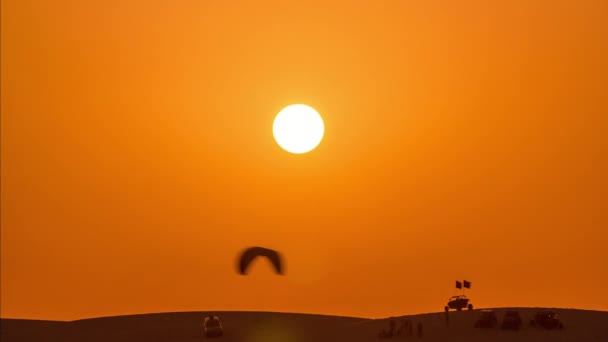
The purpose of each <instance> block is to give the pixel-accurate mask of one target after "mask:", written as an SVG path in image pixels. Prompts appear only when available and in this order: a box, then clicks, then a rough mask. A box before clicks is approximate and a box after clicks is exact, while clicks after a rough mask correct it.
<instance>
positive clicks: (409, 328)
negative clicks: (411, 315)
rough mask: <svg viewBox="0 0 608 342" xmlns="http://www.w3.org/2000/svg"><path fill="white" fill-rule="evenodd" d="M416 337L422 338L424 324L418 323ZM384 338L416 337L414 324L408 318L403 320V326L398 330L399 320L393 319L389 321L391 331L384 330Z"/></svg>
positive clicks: (381, 335)
mask: <svg viewBox="0 0 608 342" xmlns="http://www.w3.org/2000/svg"><path fill="white" fill-rule="evenodd" d="M416 335H417V336H418V338H422V322H418V324H417V325H416ZM379 336H380V337H383V338H392V337H414V323H413V322H412V321H410V320H409V319H407V318H404V319H402V320H401V325H400V326H399V328H397V320H396V319H395V318H391V319H390V320H389V329H388V330H385V329H383V330H382V331H381V332H380V334H379Z"/></svg>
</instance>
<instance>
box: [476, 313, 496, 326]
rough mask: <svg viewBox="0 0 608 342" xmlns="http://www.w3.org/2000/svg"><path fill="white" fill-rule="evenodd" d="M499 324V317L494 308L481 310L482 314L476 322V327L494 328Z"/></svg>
mask: <svg viewBox="0 0 608 342" xmlns="http://www.w3.org/2000/svg"><path fill="white" fill-rule="evenodd" d="M497 325H498V318H497V317H496V314H495V313H494V311H492V310H481V314H480V315H479V318H478V319H477V321H476V322H475V328H494V327H496V326H497Z"/></svg>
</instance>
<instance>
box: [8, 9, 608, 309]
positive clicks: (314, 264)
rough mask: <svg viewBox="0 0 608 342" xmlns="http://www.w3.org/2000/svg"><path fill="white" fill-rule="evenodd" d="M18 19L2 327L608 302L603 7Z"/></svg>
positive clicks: (38, 12)
mask: <svg viewBox="0 0 608 342" xmlns="http://www.w3.org/2000/svg"><path fill="white" fill-rule="evenodd" d="M1 10H2V12H1V13H2V18H1V25H2V27H1V28H2V36H1V39H2V46H1V48H2V50H1V53H2V56H1V57H2V59H1V64H2V69H1V72H2V74H1V80H2V84H1V86H2V87H1V93H2V101H1V111H2V112H1V114H2V121H1V129H2V132H1V133H2V150H1V153H2V165H1V166H2V174H1V180H2V189H1V195H2V197H1V200H2V212H1V223H2V226H1V228H2V231H1V283H0V285H1V296H0V312H1V316H2V317H17V318H21V317H23V318H45V319H76V318H83V317H94V316H103V315H117V314H125V313H143V312H160V311H182V310H188V311H190V310H263V311H268V310H272V311H275V310H276V311H292V312H294V311H295V312H315V313H327V314H341V315H355V316H365V317H379V316H388V315H398V314H407V313H417V312H430V311H440V310H442V309H443V306H444V305H445V302H446V300H447V298H448V297H449V296H451V295H453V294H457V293H458V292H457V291H456V289H454V284H453V283H454V280H456V279H467V280H471V281H472V282H473V289H472V290H471V291H470V297H471V298H472V303H473V304H474V305H475V306H477V307H490V306H556V307H576V308H585V309H601V310H608V300H607V299H606V298H607V297H606V289H607V288H608V248H607V247H606V246H607V244H608V232H607V231H606V228H607V227H608V199H607V197H608V177H607V175H608V138H607V136H606V134H607V132H608V97H607V90H606V89H608V62H607V61H608V43H607V40H606V37H608V25H607V24H606V23H607V22H608V2H606V1H605V0H597V1H592V0H584V1H581V0H577V1H574V0H573V1H556V0H536V1H530V0H513V1H491V2H488V1H481V0H478V1H433V0H431V1H428V0H427V1H404V0H399V1H389V0H385V1H371V0H370V1H351V0H348V1H346V0H344V1H320V0H319V1H285V0H280V1H279V0H276V1H266V0H264V1H260V0H256V1H236V0H230V1H215V0H214V1H211V0H209V1H200V0H180V1H150V0H146V1H143V0H137V1H136V0H131V1H122V0H120V1H119V0H113V1H108V0H104V1H97V0H95V1H81V0H72V1H66V0H53V1H50V0H49V1H44V0H38V1H32V0H3V1H2V8H1ZM292 103H306V104H308V105H310V106H312V107H314V108H315V109H317V110H318V111H319V112H320V113H321V115H323V118H324V120H325V124H326V135H325V138H324V140H323V141H322V143H321V144H320V145H319V147H318V148H317V149H316V150H315V151H313V152H312V153H309V154H305V155H291V154H289V153H287V152H285V151H283V150H281V149H280V147H278V145H277V144H276V143H275V141H274V139H273V137H272V121H273V119H274V116H275V115H276V114H277V113H278V112H279V111H280V110H281V109H282V108H283V107H285V106H287V105H289V104H292ZM249 245H262V246H266V247H271V248H277V249H279V250H281V251H282V252H283V253H284V255H285V256H286V258H287V259H286V261H287V272H288V273H287V276H286V277H278V276H275V275H274V274H272V272H271V268H270V267H269V265H268V264H266V263H263V262H260V263H257V264H256V265H254V268H255V270H254V272H252V274H251V276H249V277H242V276H238V275H237V274H236V272H235V269H234V260H235V257H236V254H237V253H238V252H239V250H240V249H241V248H243V247H245V246H249Z"/></svg>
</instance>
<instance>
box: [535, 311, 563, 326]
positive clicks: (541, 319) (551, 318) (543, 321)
mask: <svg viewBox="0 0 608 342" xmlns="http://www.w3.org/2000/svg"><path fill="white" fill-rule="evenodd" d="M530 325H536V326H539V327H542V328H545V329H563V328H564V324H563V323H562V322H561V321H560V320H559V318H558V317H557V313H555V311H550V310H541V311H539V312H537V313H536V315H535V316H534V318H533V319H532V320H530Z"/></svg>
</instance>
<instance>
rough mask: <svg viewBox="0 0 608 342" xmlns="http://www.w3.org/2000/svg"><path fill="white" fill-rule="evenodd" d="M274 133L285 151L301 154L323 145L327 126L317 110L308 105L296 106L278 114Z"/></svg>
mask: <svg viewBox="0 0 608 342" xmlns="http://www.w3.org/2000/svg"><path fill="white" fill-rule="evenodd" d="M272 132H273V134H274V138H275V140H276V141H277V144H279V146H281V147H282V148H283V149H284V150H285V151H287V152H290V153H295V154H301V153H306V152H310V151H312V150H313V149H314V148H315V147H317V146H318V145H319V143H321V140H322V139H323V134H324V133H325V125H324V124H323V119H322V118H321V115H319V113H318V112H317V111H316V110H314V109H313V108H311V107H309V106H307V105H303V104H294V105H290V106H287V107H285V108H283V110H281V111H280V112H279V114H277V116H276V118H275V119H274V124H273V126H272Z"/></svg>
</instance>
